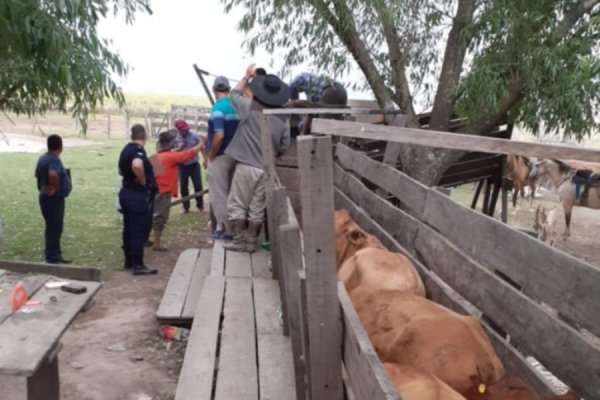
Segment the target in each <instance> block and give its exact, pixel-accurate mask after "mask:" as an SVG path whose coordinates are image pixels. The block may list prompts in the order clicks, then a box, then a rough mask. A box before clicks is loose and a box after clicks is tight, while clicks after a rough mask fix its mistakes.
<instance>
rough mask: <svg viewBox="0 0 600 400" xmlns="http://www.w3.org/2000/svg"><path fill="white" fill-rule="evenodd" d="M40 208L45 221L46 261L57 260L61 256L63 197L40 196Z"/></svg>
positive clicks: (63, 217) (63, 214)
mask: <svg viewBox="0 0 600 400" xmlns="http://www.w3.org/2000/svg"><path fill="white" fill-rule="evenodd" d="M40 209H41V210H42V216H43V217H44V221H45V222H46V229H45V231H44V242H45V254H46V261H59V260H60V259H61V258H62V252H61V249H60V237H61V236H62V233H63V225H64V220H65V198H64V197H54V196H53V197H48V196H40Z"/></svg>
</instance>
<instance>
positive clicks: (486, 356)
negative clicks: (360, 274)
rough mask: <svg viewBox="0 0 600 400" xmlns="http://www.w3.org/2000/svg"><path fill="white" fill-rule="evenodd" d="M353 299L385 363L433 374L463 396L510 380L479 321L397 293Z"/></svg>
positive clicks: (364, 292)
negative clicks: (484, 386)
mask: <svg viewBox="0 0 600 400" xmlns="http://www.w3.org/2000/svg"><path fill="white" fill-rule="evenodd" d="M350 297H351V299H352V303H353V304H354V308H355V309H356V311H357V313H358V315H359V317H360V319H361V321H362V323H363V325H364V326H365V328H366V330H367V333H368V334H369V338H370V339H371V343H372V344H373V347H374V348H375V350H376V351H377V353H378V354H379V357H380V358H381V360H382V361H383V362H392V363H397V364H400V365H408V366H412V367H414V368H417V369H419V370H422V371H423V372H428V373H431V374H433V375H435V376H437V377H438V378H440V379H441V380H442V381H444V382H445V383H447V384H448V385H449V386H450V387H452V388H453V389H454V390H456V391H457V392H459V393H465V392H466V391H467V390H469V389H470V388H472V387H479V385H480V384H484V385H486V386H490V385H493V384H495V383H498V382H501V381H502V380H503V379H504V378H505V370H504V367H503V365H502V363H501V362H500V359H499V358H498V356H497V355H496V354H495V353H494V350H493V348H492V346H491V344H490V342H489V340H488V338H487V337H486V335H485V333H484V332H483V330H482V329H481V326H480V325H479V323H478V322H477V320H476V319H474V318H471V317H466V316H463V315H460V314H457V313H455V312H453V311H451V310H448V309H447V308H445V307H442V306H441V305H439V304H436V303H434V302H432V301H430V300H427V299H425V298H423V297H421V296H416V295H414V294H411V293H404V292H401V291H397V290H395V291H381V290H380V291H377V290H373V289H371V288H368V287H358V288H356V289H354V290H353V291H352V292H351V293H350Z"/></svg>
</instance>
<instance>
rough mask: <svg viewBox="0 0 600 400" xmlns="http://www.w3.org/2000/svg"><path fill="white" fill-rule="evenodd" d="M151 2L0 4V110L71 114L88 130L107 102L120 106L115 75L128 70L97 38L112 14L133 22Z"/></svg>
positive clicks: (5, 0) (12, 0) (18, 0)
mask: <svg viewBox="0 0 600 400" xmlns="http://www.w3.org/2000/svg"><path fill="white" fill-rule="evenodd" d="M138 11H142V12H151V9H150V4H149V0H2V1H0V110H2V111H11V112H15V113H18V114H28V115H33V114H37V113H44V112H46V111H48V110H59V111H63V112H68V111H70V112H72V113H73V115H74V116H75V117H77V118H80V120H81V121H82V126H83V128H84V131H85V128H86V123H85V120H86V117H87V115H88V113H89V111H90V110H92V109H94V108H95V107H96V106H98V105H99V104H101V103H102V102H103V101H104V99H105V98H107V97H110V98H113V99H114V100H115V101H116V102H117V103H118V104H119V105H120V106H121V105H123V103H124V97H123V93H122V91H121V89H120V88H119V87H118V85H117V84H116V83H115V81H114V80H113V76H114V75H121V76H122V75H124V74H126V73H127V70H128V68H127V65H126V64H125V63H124V61H123V60H122V59H121V57H120V56H119V55H117V54H115V53H114V52H113V51H111V49H110V43H109V42H108V41H107V40H106V39H103V38H101V37H99V35H98V33H97V27H98V23H99V22H100V21H101V20H102V19H103V18H105V17H107V16H108V15H109V14H110V13H114V14H117V13H123V14H124V16H125V18H126V20H127V22H129V23H131V22H132V21H133V19H134V14H135V13H136V12H138Z"/></svg>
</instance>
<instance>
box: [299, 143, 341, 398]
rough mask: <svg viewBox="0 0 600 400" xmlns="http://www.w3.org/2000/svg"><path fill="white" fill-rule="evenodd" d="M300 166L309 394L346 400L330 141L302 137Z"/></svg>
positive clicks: (316, 396) (312, 396)
mask: <svg viewBox="0 0 600 400" xmlns="http://www.w3.org/2000/svg"><path fill="white" fill-rule="evenodd" d="M298 165H299V167H300V185H301V187H302V191H301V200H302V228H303V237H304V258H305V262H306V290H307V293H306V294H307V301H308V303H307V307H308V308H307V311H308V336H309V343H310V349H309V352H310V369H309V370H308V371H309V372H308V373H309V375H310V380H309V381H310V386H309V392H310V393H311V396H310V397H311V398H312V399H315V400H317V399H329V400H340V399H342V398H343V386H342V370H341V362H342V359H341V340H342V338H341V322H340V305H339V301H338V297H337V281H336V265H335V247H334V242H335V240H334V236H335V234H334V227H333V225H334V222H333V213H334V206H333V155H332V143H331V137H330V136H320V137H317V136H304V137H299V138H298Z"/></svg>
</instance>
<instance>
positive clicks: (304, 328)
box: [298, 270, 341, 400]
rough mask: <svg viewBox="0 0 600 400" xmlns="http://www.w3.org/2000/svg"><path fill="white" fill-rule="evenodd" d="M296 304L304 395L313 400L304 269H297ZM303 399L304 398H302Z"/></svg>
mask: <svg viewBox="0 0 600 400" xmlns="http://www.w3.org/2000/svg"><path fill="white" fill-rule="evenodd" d="M298 305H299V306H300V340H301V345H302V359H301V362H302V363H303V365H304V371H305V375H304V376H303V379H304V388H305V389H304V391H305V393H304V396H305V398H306V399H307V400H313V395H312V393H311V390H310V388H311V387H312V385H311V374H310V344H309V339H308V336H309V332H308V325H309V321H308V299H307V294H306V271H305V270H301V271H298ZM340 347H341V346H340ZM303 400H304V399H303Z"/></svg>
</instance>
